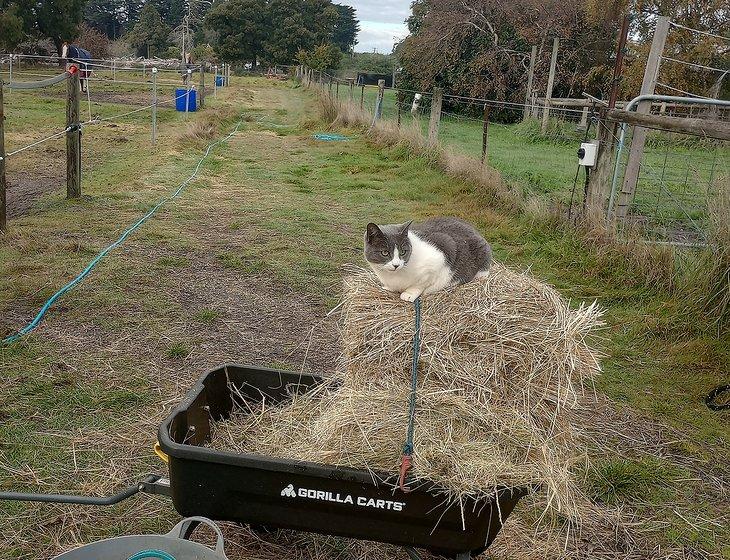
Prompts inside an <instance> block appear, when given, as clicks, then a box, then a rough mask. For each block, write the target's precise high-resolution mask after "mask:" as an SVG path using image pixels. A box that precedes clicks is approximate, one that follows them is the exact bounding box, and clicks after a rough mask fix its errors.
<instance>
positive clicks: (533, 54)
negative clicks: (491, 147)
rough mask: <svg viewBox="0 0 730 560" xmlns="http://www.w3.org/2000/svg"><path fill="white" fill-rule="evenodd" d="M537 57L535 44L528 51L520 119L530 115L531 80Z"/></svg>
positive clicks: (533, 75)
mask: <svg viewBox="0 0 730 560" xmlns="http://www.w3.org/2000/svg"><path fill="white" fill-rule="evenodd" d="M536 59H537V45H535V46H533V47H532V51H531V52H530V69H529V70H528V72H527V91H526V92H525V111H524V113H523V115H522V120H525V119H526V118H527V117H529V116H530V100H531V99H532V81H533V79H534V77H535V60H536Z"/></svg>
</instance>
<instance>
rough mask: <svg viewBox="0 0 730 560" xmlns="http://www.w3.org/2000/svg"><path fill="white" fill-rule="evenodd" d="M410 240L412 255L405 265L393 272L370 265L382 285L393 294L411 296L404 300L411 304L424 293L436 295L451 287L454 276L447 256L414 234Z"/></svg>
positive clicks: (411, 233) (409, 235) (410, 235)
mask: <svg viewBox="0 0 730 560" xmlns="http://www.w3.org/2000/svg"><path fill="white" fill-rule="evenodd" d="M408 239H409V240H410V242H411V248H412V252H411V257H410V259H409V260H408V262H407V263H406V264H405V265H404V266H402V267H401V268H399V269H398V270H395V271H391V270H386V269H385V268H383V267H381V266H377V265H375V266H372V265H371V266H372V268H373V271H374V272H375V274H377V276H378V278H380V281H381V282H382V283H383V286H384V287H385V288H386V289H388V290H391V291H393V292H398V293H401V294H408V295H410V296H412V297H405V298H403V299H408V300H409V301H412V300H413V299H415V298H416V297H418V296H419V295H421V294H422V293H427V294H428V293H432V292H436V291H439V290H442V289H444V288H446V287H447V286H449V285H451V283H452V281H453V273H452V271H451V268H450V267H449V265H448V263H447V262H446V257H445V256H444V254H443V253H442V252H441V251H440V250H439V249H437V248H436V247H434V246H433V245H431V244H430V243H427V242H425V241H424V240H422V239H421V238H419V237H418V235H416V234H415V233H413V232H409V234H408Z"/></svg>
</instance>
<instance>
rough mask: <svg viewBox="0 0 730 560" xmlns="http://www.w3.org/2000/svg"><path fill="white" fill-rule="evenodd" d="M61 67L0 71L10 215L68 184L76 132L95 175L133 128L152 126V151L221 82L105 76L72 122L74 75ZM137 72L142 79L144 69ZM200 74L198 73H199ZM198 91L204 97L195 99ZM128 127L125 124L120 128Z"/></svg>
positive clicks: (83, 165)
mask: <svg viewBox="0 0 730 560" xmlns="http://www.w3.org/2000/svg"><path fill="white" fill-rule="evenodd" d="M59 70H60V68H59V67H57V66H55V67H51V68H49V69H48V70H44V71H43V72H38V71H31V72H27V71H25V69H23V68H22V67H21V68H20V69H18V67H17V66H16V67H15V69H14V71H13V73H12V81H9V80H8V78H9V74H10V71H9V68H6V69H5V71H0V80H2V81H3V93H4V95H3V98H4V102H3V107H4V113H5V115H6V122H5V127H4V137H5V153H4V154H0V158H2V160H3V161H2V163H3V164H4V166H3V167H4V170H5V172H6V174H7V178H8V180H7V195H8V196H7V208H6V209H5V208H4V209H2V210H6V213H7V215H8V216H10V217H13V216H15V215H18V213H20V212H22V211H23V210H24V209H26V208H27V207H28V200H27V199H28V198H37V197H38V196H40V195H41V194H43V193H44V192H47V191H49V190H52V189H55V188H58V187H60V186H61V185H63V183H64V180H63V179H64V177H63V174H64V172H65V167H66V159H67V157H64V156H63V155H62V154H63V153H64V151H67V150H68V145H66V146H65V148H66V149H64V144H65V143H66V137H67V136H68V135H69V134H73V133H74V131H76V130H80V131H82V132H83V149H82V151H81V156H80V163H79V169H80V170H81V172H82V173H81V174H82V176H84V177H86V178H87V179H90V178H91V177H92V176H93V173H94V171H95V169H96V168H98V166H99V165H100V163H101V162H102V161H105V160H108V158H109V157H110V156H111V153H112V151H113V147H112V146H113V145H118V144H119V143H120V142H127V141H128V140H129V139H128V134H129V133H130V132H133V133H135V134H137V133H138V132H139V131H140V127H141V128H142V129H145V128H146V129H147V130H149V131H150V133H151V134H150V137H149V138H150V139H149V148H152V147H153V145H154V144H155V142H156V138H157V130H158V126H159V125H163V126H164V123H166V122H168V121H170V120H172V119H173V118H175V117H174V115H175V114H178V115H180V114H181V112H185V113H187V112H189V111H195V110H198V109H199V108H200V106H201V104H202V99H201V95H200V94H201V93H202V94H205V93H208V95H209V96H210V94H212V93H217V89H218V87H219V84H216V85H214V84H213V80H214V79H215V78H216V77H218V76H217V72H216V73H215V74H214V75H213V76H210V75H209V76H208V80H209V81H208V82H206V87H205V88H201V87H200V84H191V83H189V84H188V85H186V86H185V85H182V84H180V83H179V82H172V81H167V80H158V78H157V75H156V74H158V73H159V70H156V71H155V74H153V73H152V69H150V70H149V71H148V72H147V77H148V78H149V79H145V78H143V79H132V80H122V81H117V82H110V83H104V81H103V79H100V82H94V81H93V80H88V81H87V82H86V84H85V86H86V91H85V92H79V93H80V99H79V109H80V114H79V119H78V121H76V122H75V123H74V124H72V125H68V124H67V122H68V121H67V114H66V109H67V107H68V105H67V104H68V101H67V98H68V95H69V94H68V84H67V79H68V77H69V76H70V75H71V74H69V72H65V73H61V74H59ZM133 75H136V76H140V77H141V75H140V74H138V73H137V74H133ZM194 76H195V78H196V79H197V78H199V77H200V71H199V72H198V73H196V74H195V75H194ZM82 79H83V78H82ZM220 87H222V86H220ZM193 92H195V94H197V95H195V104H193V101H192V100H193V97H192V96H193V95H194V93H193ZM181 104H182V106H184V107H185V108H184V109H181V107H180V105H181ZM82 115H83V116H82ZM186 116H187V115H186ZM179 118H182V116H181V117H179ZM125 123H126V124H125ZM122 124H125V126H123V127H120V125H122ZM100 125H106V126H105V127H104V129H103V132H101V130H98V129H97V127H98V126H100ZM129 125H131V126H132V127H133V128H130V127H129ZM2 128H3V127H0V132H1V131H2ZM140 147H141V146H140ZM39 150H40V151H39ZM3 155H4V157H3ZM66 156H68V154H66ZM39 185H40V186H39ZM0 214H3V215H5V212H0ZM3 225H4V224H3ZM0 229H1V228H0Z"/></svg>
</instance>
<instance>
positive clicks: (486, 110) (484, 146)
mask: <svg viewBox="0 0 730 560" xmlns="http://www.w3.org/2000/svg"><path fill="white" fill-rule="evenodd" d="M488 142H489V105H487V104H486V103H485V104H484V129H483V131H482V165H484V164H486V163H487V147H488Z"/></svg>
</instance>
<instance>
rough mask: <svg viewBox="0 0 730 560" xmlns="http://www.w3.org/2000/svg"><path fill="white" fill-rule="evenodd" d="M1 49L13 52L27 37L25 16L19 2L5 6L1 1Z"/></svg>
mask: <svg viewBox="0 0 730 560" xmlns="http://www.w3.org/2000/svg"><path fill="white" fill-rule="evenodd" d="M0 8H2V10H0V49H2V50H3V52H13V51H14V50H15V47H17V46H18V45H19V44H20V43H21V42H22V41H23V38H24V37H25V30H24V23H23V18H22V17H21V16H20V10H19V9H18V6H17V4H10V5H9V6H4V5H3V4H2V2H0Z"/></svg>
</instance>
